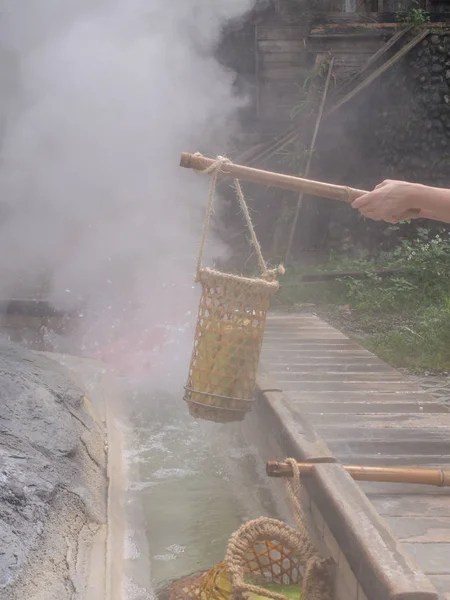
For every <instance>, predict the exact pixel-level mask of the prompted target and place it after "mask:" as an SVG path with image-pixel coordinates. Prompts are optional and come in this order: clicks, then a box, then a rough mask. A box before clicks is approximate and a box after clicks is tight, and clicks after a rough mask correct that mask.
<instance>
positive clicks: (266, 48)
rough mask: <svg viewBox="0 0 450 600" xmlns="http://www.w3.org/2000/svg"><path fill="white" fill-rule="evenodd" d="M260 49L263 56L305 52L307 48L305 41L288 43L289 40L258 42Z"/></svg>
mask: <svg viewBox="0 0 450 600" xmlns="http://www.w3.org/2000/svg"><path fill="white" fill-rule="evenodd" d="M258 48H259V51H260V52H261V54H265V53H270V54H273V53H274V52H304V51H305V48H306V42H305V40H303V39H301V40H295V41H287V40H277V41H274V40H270V41H265V42H261V41H258Z"/></svg>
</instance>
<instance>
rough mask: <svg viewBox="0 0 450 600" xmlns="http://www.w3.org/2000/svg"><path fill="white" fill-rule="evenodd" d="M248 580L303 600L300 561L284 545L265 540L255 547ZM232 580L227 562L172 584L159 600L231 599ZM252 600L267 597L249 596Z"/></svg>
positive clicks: (248, 564) (249, 558) (248, 563)
mask: <svg viewBox="0 0 450 600" xmlns="http://www.w3.org/2000/svg"><path fill="white" fill-rule="evenodd" d="M244 568H245V572H246V575H247V577H248V581H249V582H251V583H254V584H256V585H260V586H262V587H264V588H266V589H268V590H272V591H276V592H278V593H280V594H283V595H285V596H287V597H288V598H292V600H299V599H300V598H301V588H300V583H301V574H300V568H299V561H298V559H297V557H295V556H294V555H293V552H292V551H290V550H288V549H285V548H283V547H282V546H281V545H280V544H277V543H274V542H269V541H262V542H258V543H257V544H255V545H254V546H253V548H252V550H251V551H250V552H249V553H248V555H247V557H246V561H245V565H244ZM230 590H231V584H230V579H229V577H228V574H227V570H226V566H225V563H224V562H220V563H218V564H217V565H215V566H214V567H213V568H212V569H211V570H209V571H202V572H200V573H196V574H194V575H190V576H188V577H183V578H181V579H178V580H176V581H173V582H171V583H170V584H169V585H168V586H166V587H165V588H164V589H163V590H161V591H160V592H159V593H158V598H159V600H229V596H230ZM249 596H250V597H251V600H262V599H263V598H264V596H257V595H256V594H253V593H252V594H249Z"/></svg>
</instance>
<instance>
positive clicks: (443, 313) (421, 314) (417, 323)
mask: <svg viewBox="0 0 450 600" xmlns="http://www.w3.org/2000/svg"><path fill="white" fill-rule="evenodd" d="M383 269H395V270H396V272H395V273H393V274H392V273H391V274H390V275H389V276H387V277H386V276H385V277H382V276H380V274H379V271H380V270H383ZM314 272H315V273H319V272H322V273H326V272H352V273H355V272H358V273H361V274H362V277H361V278H357V277H355V276H344V277H341V278H339V279H337V280H331V281H325V282H320V283H303V284H302V283H299V280H300V276H301V275H302V274H305V271H304V272H303V273H302V270H301V269H300V268H298V267H296V266H295V265H293V266H292V267H289V266H288V268H287V275H286V276H285V277H284V278H283V281H282V289H281V291H280V294H279V296H278V300H279V302H280V303H281V304H283V305H284V306H290V307H292V308H293V309H294V310H295V309H296V308H298V306H299V305H300V304H304V303H314V304H315V305H316V306H317V310H318V312H320V313H321V314H323V316H324V317H325V318H326V319H328V320H329V321H331V322H334V324H336V325H337V326H338V327H340V328H341V329H342V328H343V329H345V330H346V331H347V332H348V333H350V334H352V335H354V336H356V337H358V339H359V341H360V342H362V343H363V344H364V345H365V346H366V347H367V348H368V349H369V350H371V351H372V352H374V353H376V354H377V355H378V356H380V357H381V358H383V359H384V360H386V361H387V362H389V363H391V364H392V365H393V366H395V367H405V368H408V369H410V370H414V371H420V370H428V371H436V372H438V371H450V276H449V275H450V232H448V231H445V230H441V231H439V232H437V233H436V232H430V231H428V230H427V229H418V230H417V232H416V237H414V238H413V239H409V240H406V239H404V240H403V241H401V242H400V243H399V245H398V246H397V247H396V248H395V249H394V250H392V251H390V252H385V253H383V254H380V255H379V256H377V257H374V258H368V259H359V260H349V259H343V258H339V257H337V256H335V257H331V258H330V260H329V261H328V262H327V264H326V265H323V266H322V267H321V268H320V269H317V268H316V269H315V271H314ZM343 307H344V308H343Z"/></svg>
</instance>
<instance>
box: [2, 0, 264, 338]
mask: <svg viewBox="0 0 450 600" xmlns="http://www.w3.org/2000/svg"><path fill="white" fill-rule="evenodd" d="M252 4H253V1H252V0H221V1H219V2H214V1H211V0H193V1H192V2H187V1H186V0H141V1H139V0H97V1H96V0H91V1H89V2H88V1H87V0H76V1H73V0H65V1H64V2H61V1H60V0H40V1H39V2H34V1H32V0H28V1H22V2H19V3H18V2H13V1H12V0H0V43H1V47H2V48H0V49H3V53H4V55H5V56H7V58H8V60H15V61H17V65H16V67H11V65H10V64H9V65H7V66H9V68H10V69H12V72H13V75H17V74H18V78H17V79H16V80H14V77H12V83H10V84H8V85H7V86H6V87H5V86H2V89H1V91H0V106H1V107H2V108H0V118H2V120H3V124H4V127H3V139H2V140H0V143H1V162H0V209H1V212H2V218H1V219H0V221H1V223H0V254H1V256H2V262H1V269H0V297H3V298H5V297H11V296H16V297H17V296H28V297H29V296H30V295H32V294H33V293H36V292H38V291H40V290H41V288H42V281H43V280H44V279H45V281H46V290H45V292H46V296H47V297H48V298H49V299H50V301H51V302H52V303H53V304H54V305H56V306H57V307H60V308H65V309H71V308H75V307H78V306H79V304H80V303H87V306H88V308H89V311H88V312H89V314H95V315H96V318H95V319H89V318H88V317H86V325H85V327H84V330H83V334H84V341H85V344H87V345H89V344H90V345H91V346H92V345H94V346H95V345H97V346H101V344H103V343H104V342H106V341H107V340H108V339H110V338H112V337H114V335H116V332H117V330H118V329H121V330H122V331H123V332H125V331H128V332H130V331H135V332H136V333H138V332H139V331H142V330H143V329H147V328H149V327H152V326H154V325H157V324H163V323H164V322H165V321H170V320H171V319H172V320H173V314H174V312H175V313H176V314H178V315H180V311H182V313H183V314H185V313H186V312H187V311H189V310H194V311H195V292H194V289H193V285H192V276H193V270H194V266H195V255H196V252H197V245H198V239H199V232H200V225H201V221H202V218H203V210H204V205H205V201H206V194H207V192H206V189H207V185H208V182H207V181H206V180H203V179H202V178H201V177H199V176H196V175H195V174H194V173H192V172H186V171H183V170H182V169H180V168H179V167H178V161H179V155H180V153H181V151H183V150H192V151H194V150H197V149H202V150H205V149H206V150H209V151H211V152H215V153H219V152H223V151H224V148H225V147H226V142H227V135H228V133H227V132H228V129H229V123H230V117H231V116H232V115H233V113H234V111H235V109H236V108H237V107H238V106H239V105H241V104H242V102H243V100H242V99H241V98H236V97H235V95H234V92H233V88H232V83H233V77H232V74H230V73H228V72H227V71H226V70H225V69H224V68H223V67H221V66H220V65H219V63H218V62H217V61H216V60H215V58H214V56H213V54H214V48H215V45H216V43H217V41H218V39H219V36H220V33H221V30H222V28H223V25H224V24H225V23H226V21H227V20H228V19H231V18H236V17H239V16H241V15H244V14H245V13H246V12H247V11H248V10H249V9H250V8H251V5H252ZM222 250H223V249H219V247H218V246H217V244H216V245H215V246H214V247H213V248H212V252H213V253H214V254H217V253H218V252H220V251H222ZM183 311H184V312H183ZM175 320H176V319H175Z"/></svg>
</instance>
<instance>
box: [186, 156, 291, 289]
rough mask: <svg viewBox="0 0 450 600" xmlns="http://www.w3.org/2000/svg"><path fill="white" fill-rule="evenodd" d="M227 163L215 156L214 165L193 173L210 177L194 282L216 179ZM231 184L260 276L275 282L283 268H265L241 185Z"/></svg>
mask: <svg viewBox="0 0 450 600" xmlns="http://www.w3.org/2000/svg"><path fill="white" fill-rule="evenodd" d="M194 156H198V157H201V156H202V154H200V152H196V153H195V154H194ZM229 163H231V161H230V160H229V159H228V158H226V157H225V156H217V158H216V160H215V161H214V163H213V164H211V165H210V166H209V167H206V169H203V170H202V171H197V170H196V171H195V172H196V173H199V174H201V175H211V176H212V177H211V183H210V186H209V195H208V204H207V207H206V215H205V220H204V223H203V231H202V237H201V241H200V249H199V253H198V257H197V269H196V277H195V279H196V281H199V279H200V271H201V269H202V263H203V255H204V251H205V246H206V238H207V235H208V231H209V227H210V224H211V217H212V215H213V212H214V197H215V192H216V186H217V179H218V177H219V175H220V174H221V172H222V170H223V167H224V165H226V164H229ZM233 183H234V189H235V191H236V196H237V199H238V202H239V206H240V208H241V211H242V213H243V215H244V219H245V222H246V225H247V228H248V230H249V233H250V240H251V243H252V246H253V247H254V249H255V252H256V256H257V259H258V265H259V268H260V271H261V276H262V278H263V279H265V280H266V281H275V280H276V279H277V276H278V275H283V274H284V267H283V266H282V265H279V266H278V267H277V268H275V269H269V268H268V267H267V264H266V262H265V260H264V257H263V254H262V250H261V245H260V243H259V241H258V238H257V237H256V232H255V228H254V226H253V222H252V218H251V215H250V210H249V208H248V205H247V202H246V201H245V197H244V193H243V191H242V187H241V184H240V183H239V180H238V179H234V180H233Z"/></svg>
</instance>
